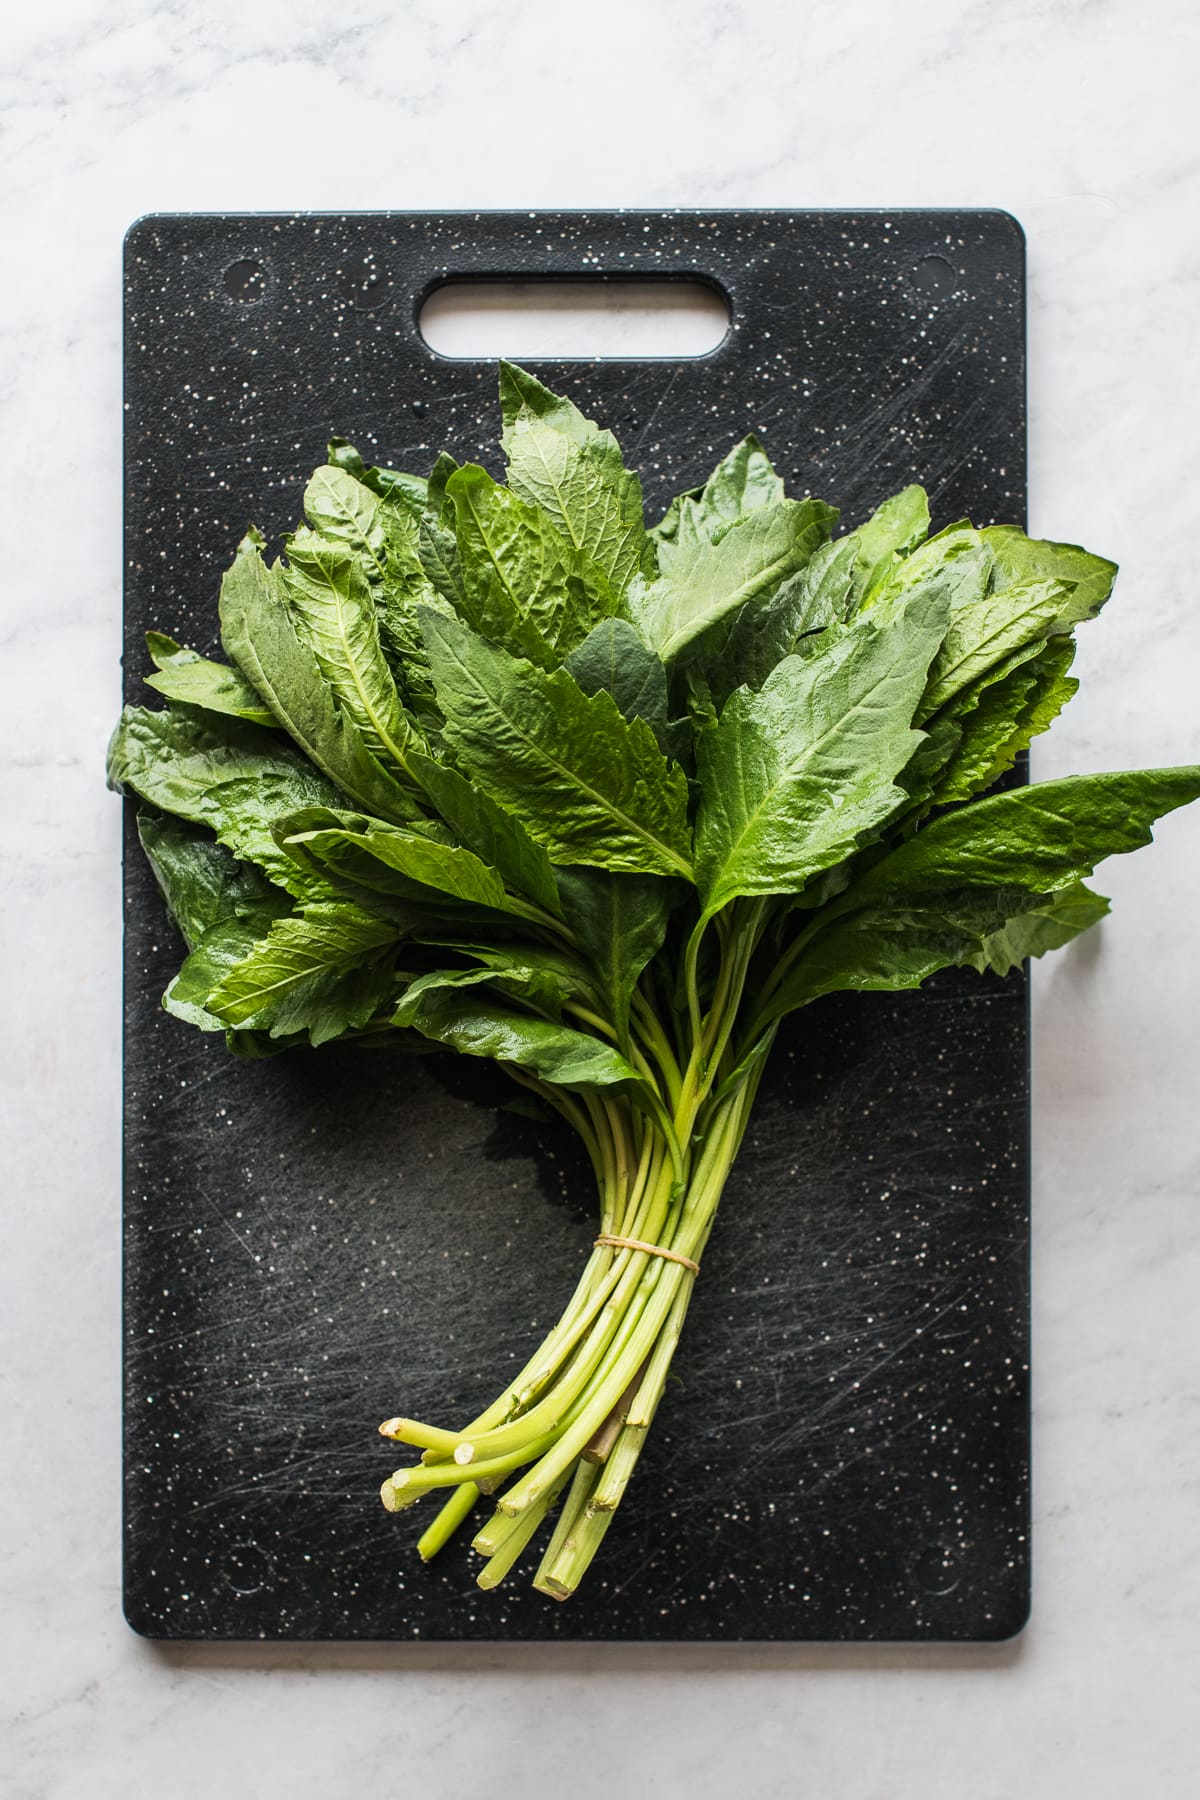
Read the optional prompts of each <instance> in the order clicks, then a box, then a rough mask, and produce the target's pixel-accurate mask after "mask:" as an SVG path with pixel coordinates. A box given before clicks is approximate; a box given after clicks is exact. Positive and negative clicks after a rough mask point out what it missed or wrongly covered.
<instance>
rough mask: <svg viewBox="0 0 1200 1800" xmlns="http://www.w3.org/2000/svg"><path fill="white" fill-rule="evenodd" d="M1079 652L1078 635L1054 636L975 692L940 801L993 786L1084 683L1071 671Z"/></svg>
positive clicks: (938, 791) (936, 795)
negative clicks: (1076, 646)
mask: <svg viewBox="0 0 1200 1800" xmlns="http://www.w3.org/2000/svg"><path fill="white" fill-rule="evenodd" d="M1074 654H1075V644H1074V640H1073V639H1072V638H1070V637H1067V636H1065V635H1063V636H1059V637H1052V638H1051V639H1050V640H1049V642H1048V643H1047V645H1046V647H1045V649H1043V650H1042V651H1041V652H1040V653H1039V654H1037V655H1036V656H1034V657H1032V658H1031V659H1030V660H1029V661H1028V662H1024V663H1020V664H1018V666H1017V667H1016V668H1014V669H1012V670H1010V671H1009V673H1008V674H1007V675H1006V676H1005V677H1004V678H1003V679H1002V680H1000V681H997V682H993V683H990V684H988V685H984V686H981V687H979V688H978V689H977V690H976V691H975V693H974V695H973V704H972V705H971V706H970V708H969V709H964V710H963V711H961V712H959V713H956V715H955V719H956V735H957V739H958V741H957V744H956V745H955V746H954V749H953V754H952V755H950V756H949V757H948V758H947V760H946V767H945V772H944V774H943V775H942V777H941V779H940V780H939V781H938V782H937V784H936V786H935V787H934V789H933V791H932V796H931V797H932V798H933V799H934V800H936V802H937V804H938V805H939V806H946V805H949V804H950V803H951V802H953V801H958V800H969V799H970V798H971V797H972V795H974V794H977V793H981V792H982V791H983V790H984V789H985V788H989V787H991V785H992V783H993V782H994V781H996V780H997V779H998V778H999V777H1000V776H1001V775H1003V774H1004V772H1005V771H1006V770H1007V769H1010V768H1011V767H1012V765H1013V763H1014V762H1015V760H1016V758H1017V756H1018V755H1019V753H1020V752H1021V751H1022V750H1027V749H1028V748H1029V745H1030V744H1031V743H1032V742H1033V740H1034V738H1035V737H1037V735H1038V734H1039V732H1043V731H1045V730H1046V729H1047V728H1048V727H1049V726H1050V725H1052V724H1053V722H1054V720H1055V719H1056V718H1057V717H1058V715H1059V713H1060V712H1061V711H1062V709H1063V707H1064V706H1065V705H1066V703H1067V701H1068V700H1070V699H1071V697H1072V695H1073V694H1074V693H1075V691H1076V689H1077V688H1078V686H1079V683H1078V682H1077V681H1076V680H1075V679H1074V677H1073V676H1070V675H1068V673H1067V670H1068V669H1069V668H1070V666H1071V660H1072V658H1073V657H1074Z"/></svg>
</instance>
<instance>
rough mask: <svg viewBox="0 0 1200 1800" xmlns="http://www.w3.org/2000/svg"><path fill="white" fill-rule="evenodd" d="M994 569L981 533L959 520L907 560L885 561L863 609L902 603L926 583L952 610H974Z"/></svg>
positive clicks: (867, 593) (869, 591) (903, 557)
mask: <svg viewBox="0 0 1200 1800" xmlns="http://www.w3.org/2000/svg"><path fill="white" fill-rule="evenodd" d="M994 567H995V558H994V556H993V555H992V552H991V550H990V549H989V547H988V545H987V542H986V541H985V539H984V536H983V533H982V532H980V531H976V529H975V527H974V526H973V525H970V524H967V523H966V522H965V521H961V520H960V521H959V522H958V523H957V524H954V525H947V526H946V528H945V530H944V531H939V532H938V533H937V535H936V536H935V537H931V538H927V539H926V540H925V542H924V543H923V544H919V545H918V546H917V548H916V549H915V550H913V551H911V552H910V553H909V554H908V555H907V556H901V557H898V558H896V559H894V560H892V561H891V562H890V563H889V562H887V561H886V560H885V562H884V565H883V567H882V568H881V569H879V570H878V571H877V573H876V575H875V577H874V581H873V585H872V586H871V587H870V588H868V589H867V590H866V592H865V593H864V595H863V599H862V605H863V606H864V607H869V608H875V607H883V608H885V609H886V607H887V605H888V603H889V602H891V603H893V604H894V603H896V602H898V601H902V600H903V599H904V597H905V596H906V595H907V594H910V593H912V592H913V591H914V590H915V589H917V588H919V587H923V586H925V585H926V584H927V583H929V584H934V585H936V586H938V587H940V588H941V589H942V590H943V591H944V592H945V593H946V594H947V595H948V596H949V599H950V604H951V606H952V607H953V608H954V609H955V610H957V609H958V608H959V607H965V606H974V605H977V604H978V602H979V601H981V600H982V599H983V597H984V595H985V594H986V593H987V591H988V588H989V586H990V583H991V579H992V573H993V570H994Z"/></svg>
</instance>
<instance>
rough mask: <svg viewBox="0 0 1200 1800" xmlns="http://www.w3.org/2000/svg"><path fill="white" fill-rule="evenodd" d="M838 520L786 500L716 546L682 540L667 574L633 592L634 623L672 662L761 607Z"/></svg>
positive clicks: (824, 510) (816, 504)
mask: <svg viewBox="0 0 1200 1800" xmlns="http://www.w3.org/2000/svg"><path fill="white" fill-rule="evenodd" d="M836 518H837V514H836V513H835V512H834V511H833V509H832V507H828V506H825V505H824V504H823V503H822V502H821V501H819V500H783V501H780V502H779V504H778V505H776V506H765V507H761V508H760V509H759V510H758V511H757V512H751V513H747V514H746V515H745V516H744V517H743V518H741V519H738V520H737V521H736V522H735V523H734V524H732V525H731V526H730V527H729V529H728V530H727V531H726V532H725V533H724V534H723V535H722V536H721V538H720V539H719V540H718V541H717V542H716V543H715V544H714V543H712V542H711V541H710V540H709V539H708V538H706V537H704V536H702V535H700V534H695V535H689V536H688V537H687V539H686V540H685V539H684V538H683V537H682V535H681V537H680V539H679V540H678V542H677V543H676V546H675V553H674V555H673V556H672V558H671V560H670V563H669V566H668V568H667V571H666V572H665V573H664V574H663V575H662V576H660V578H659V579H658V580H657V581H655V582H652V583H650V584H649V585H647V584H645V583H640V584H635V585H634V587H633V589H632V590H631V592H630V595H629V605H630V609H631V611H632V613H633V618H634V623H635V624H636V625H637V627H638V629H639V631H640V632H641V634H642V637H643V638H644V639H645V641H646V643H647V644H649V645H650V647H651V649H653V650H656V651H657V652H658V654H659V656H660V657H661V658H662V660H663V662H665V663H670V662H674V661H675V660H676V659H677V658H678V657H680V656H682V655H683V654H684V653H685V652H687V651H689V650H691V649H692V648H693V646H694V647H696V648H698V647H699V642H700V640H701V639H702V638H703V637H704V636H705V634H706V633H708V632H710V631H711V630H712V628H713V627H714V626H715V625H719V624H720V623H721V622H722V621H723V620H726V619H730V618H732V616H733V615H734V614H735V613H736V612H737V611H738V610H739V608H741V607H743V606H745V605H747V604H748V603H751V602H762V601H763V600H765V599H766V598H767V597H768V595H770V594H771V593H773V592H774V591H775V589H776V588H778V587H779V586H780V584H781V583H782V582H784V581H785V580H786V579H787V577H788V576H789V575H794V574H796V573H797V571H798V570H800V569H802V568H803V567H804V566H805V564H806V563H807V562H808V560H809V558H810V557H811V556H812V555H813V553H814V551H815V550H817V549H818V548H819V547H820V545H821V544H823V543H824V542H825V541H826V540H827V539H828V537H829V533H830V531H831V530H832V528H833V525H834V522H835V521H836ZM693 653H694V651H693Z"/></svg>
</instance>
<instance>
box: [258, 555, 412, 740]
mask: <svg viewBox="0 0 1200 1800" xmlns="http://www.w3.org/2000/svg"><path fill="white" fill-rule="evenodd" d="M288 559H289V565H288V567H287V569H286V570H285V571H284V585H285V591H286V594H287V598H288V600H289V602H290V604H291V608H292V613H293V617H294V619H295V622H296V629H297V633H298V635H299V637H300V638H301V639H302V640H303V642H305V643H306V644H307V645H308V647H309V649H310V650H311V651H312V652H313V655H314V656H315V657H316V659H317V662H318V664H319V665H320V669H321V674H322V675H323V676H324V678H325V681H326V682H327V684H328V686H329V687H330V689H331V690H332V692H333V694H334V696H335V697H336V699H337V703H338V708H339V710H340V711H341V712H342V714H343V715H344V716H345V717H347V718H349V719H351V720H352V721H353V723H354V725H355V727H356V729H357V731H358V734H359V736H360V737H361V739H362V741H363V743H364V744H365V745H366V747H367V749H368V750H369V751H370V752H371V754H372V756H374V757H376V758H377V759H378V760H379V761H380V762H382V763H384V764H391V765H392V767H393V768H395V769H396V770H398V771H400V772H401V773H402V774H403V773H406V772H407V770H406V757H407V753H408V751H409V749H410V748H412V747H413V745H414V744H416V745H418V746H419V744H420V738H419V734H418V733H417V732H416V729H415V727H414V726H413V724H412V722H411V720H409V719H408V718H406V716H405V713H404V708H403V706H402V705H401V704H400V695H399V693H398V692H397V690H396V684H395V682H394V681H393V679H392V672H391V670H390V669H389V668H388V665H387V659H386V657H385V656H384V654H383V647H382V645H381V643H380V641H379V620H378V617H377V615H376V611H375V600H374V596H373V595H372V592H371V587H370V583H369V582H368V581H367V579H366V576H365V575H364V574H363V572H362V569H361V568H360V566H359V563H358V560H357V558H356V557H355V556H354V555H353V554H352V553H351V552H350V551H348V550H346V549H344V548H342V547H340V546H338V545H333V544H330V543H329V542H328V541H327V540H326V539H325V538H322V537H319V536H318V535H317V534H316V533H315V532H311V531H305V530H301V531H297V532H295V533H294V534H293V535H292V537H291V538H290V539H289V540H288Z"/></svg>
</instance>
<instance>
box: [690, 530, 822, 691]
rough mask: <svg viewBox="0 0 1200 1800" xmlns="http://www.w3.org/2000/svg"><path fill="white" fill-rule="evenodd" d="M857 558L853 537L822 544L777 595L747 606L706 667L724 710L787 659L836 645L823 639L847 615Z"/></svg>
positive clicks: (820, 651)
mask: <svg viewBox="0 0 1200 1800" xmlns="http://www.w3.org/2000/svg"><path fill="white" fill-rule="evenodd" d="M856 555H857V552H856V549H855V545H854V543H853V541H852V540H851V539H850V538H838V539H836V540H835V541H834V542H833V543H830V544H822V545H821V546H820V548H819V549H818V550H816V551H814V553H813V556H812V559H811V561H809V562H808V563H806V564H805V566H804V568H803V569H801V570H800V572H799V574H798V575H790V576H789V577H788V579H787V580H786V581H785V582H783V583H782V585H781V586H780V587H779V588H777V589H776V591H775V593H774V594H772V595H770V596H769V597H768V598H767V599H766V600H764V601H761V602H758V603H754V602H752V603H751V604H750V605H748V606H743V608H742V610H741V612H740V613H738V615H737V618H736V619H735V620H734V622H733V626H732V628H731V630H730V632H729V635H728V637H727V638H726V639H725V641H724V643H722V644H720V645H719V647H718V648H717V649H716V651H715V653H714V654H712V655H709V656H706V658H705V662H704V667H705V672H706V674H707V676H708V679H709V682H710V685H711V688H712V691H713V693H714V695H715V696H716V697H717V698H718V699H719V700H720V702H721V704H722V705H724V703H725V701H726V700H727V699H728V698H729V696H730V694H731V693H732V692H733V690H734V689H735V688H738V687H752V688H760V687H761V686H762V684H763V682H764V681H765V680H766V679H767V676H768V675H769V674H770V673H771V671H772V669H774V668H775V666H776V665H777V664H778V663H780V662H782V661H783V659H784V657H785V656H790V655H792V654H793V652H801V653H803V654H805V655H807V654H809V653H810V652H812V651H816V652H818V653H823V652H824V651H825V650H827V649H829V648H830V647H831V646H832V643H833V639H832V637H828V636H826V635H825V634H826V632H827V631H828V629H829V628H830V627H833V626H836V625H838V624H839V622H840V621H841V620H842V619H843V618H844V617H845V615H846V612H847V610H848V607H849V602H850V597H851V595H852V593H853V591H854V567H855V559H856Z"/></svg>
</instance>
